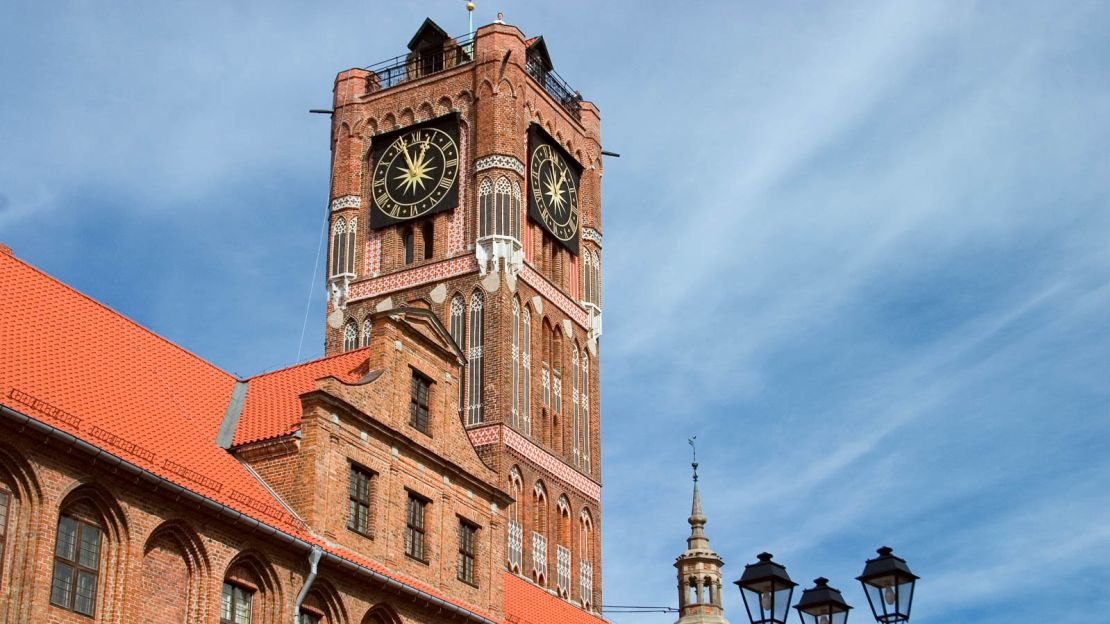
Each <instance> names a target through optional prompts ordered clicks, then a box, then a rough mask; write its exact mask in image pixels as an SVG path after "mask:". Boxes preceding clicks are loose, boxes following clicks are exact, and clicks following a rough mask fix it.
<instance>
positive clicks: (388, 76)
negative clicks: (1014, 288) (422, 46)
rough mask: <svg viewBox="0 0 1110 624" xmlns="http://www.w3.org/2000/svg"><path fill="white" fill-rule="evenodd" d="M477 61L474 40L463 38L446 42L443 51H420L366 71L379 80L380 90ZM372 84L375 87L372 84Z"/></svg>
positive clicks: (394, 58)
mask: <svg viewBox="0 0 1110 624" xmlns="http://www.w3.org/2000/svg"><path fill="white" fill-rule="evenodd" d="M473 60H474V37H473V35H464V36H462V37H455V38H453V39H448V40H446V41H444V42H443V46H442V47H437V48H433V49H426V50H417V51H414V52H409V53H408V54H402V55H401V56H395V57H393V58H391V59H386V60H384V61H381V62H380V63H375V64H373V65H371V66H369V67H367V68H366V70H367V71H369V72H371V74H373V75H372V76H371V78H370V79H371V81H374V76H376V77H377V81H376V82H377V85H376V86H377V88H378V89H388V88H390V87H395V86H397V85H399V84H401V83H402V82H407V81H409V80H416V79H417V78H423V77H425V76H431V75H433V74H438V73H439V72H441V71H444V70H448V69H451V68H453V67H458V66H460V65H465V64H467V63H470V62H471V61H473ZM371 84H374V83H373V82H372V83H371Z"/></svg>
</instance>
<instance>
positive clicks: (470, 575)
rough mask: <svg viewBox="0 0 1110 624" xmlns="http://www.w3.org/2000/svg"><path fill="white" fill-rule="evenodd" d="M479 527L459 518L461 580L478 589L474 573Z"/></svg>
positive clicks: (459, 571) (459, 573) (459, 572)
mask: <svg viewBox="0 0 1110 624" xmlns="http://www.w3.org/2000/svg"><path fill="white" fill-rule="evenodd" d="M477 536H478V527H477V526H475V525H474V524H471V523H470V522H467V521H466V520H463V519H462V518H459V570H458V575H459V580H460V581H462V582H464V583H469V584H470V585H474V586H475V587H477V585H478V577H477V576H476V575H475V572H474V561H475V554H474V552H475V549H474V545H475V543H476V542H477V541H478V540H477Z"/></svg>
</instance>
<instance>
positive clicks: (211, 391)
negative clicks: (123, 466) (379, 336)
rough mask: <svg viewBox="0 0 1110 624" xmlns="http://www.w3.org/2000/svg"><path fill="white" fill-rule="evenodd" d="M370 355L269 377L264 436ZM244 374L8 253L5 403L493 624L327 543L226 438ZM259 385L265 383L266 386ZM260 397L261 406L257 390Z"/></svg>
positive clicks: (3, 279) (0, 321)
mask: <svg viewBox="0 0 1110 624" xmlns="http://www.w3.org/2000/svg"><path fill="white" fill-rule="evenodd" d="M360 358H365V352H364V351H353V352H351V353H347V354H344V355H342V356H336V357H332V358H325V359H323V360H316V361H314V362H308V363H306V364H302V365H299V366H294V367H290V368H287V369H283V370H281V371H275V372H273V373H268V374H265V375H260V376H258V377H256V378H255V379H253V380H252V381H251V382H250V390H249V391H248V400H247V404H248V406H249V407H248V406H245V409H250V410H251V413H252V414H255V413H257V414H259V415H260V420H259V422H260V423H263V424H260V425H259V426H258V427H257V429H256V431H257V432H262V433H255V434H254V435H263V434H264V433H265V432H267V431H278V430H282V429H284V430H286V431H288V429H289V427H290V426H291V425H290V423H292V422H293V420H294V419H299V417H300V404H299V402H296V397H297V395H298V394H300V393H301V392H302V391H303V390H304V389H307V386H310V385H311V378H313V377H314V376H315V375H317V374H320V376H323V375H326V374H334V375H336V376H337V377H340V378H343V379H349V375H350V371H351V370H352V369H353V368H354V367H355V366H356V364H355V363H356V362H357V361H359V359H360ZM235 382H236V379H235V377H233V376H232V375H230V374H228V373H226V372H224V371H222V370H220V369H219V368H216V367H215V366H213V365H212V364H210V363H208V362H206V361H204V360H202V359H201V358H199V357H197V356H196V355H193V354H192V353H189V352H188V351H186V350H184V349H182V348H181V347H178V346H177V345H175V344H173V343H172V342H169V341H168V340H166V339H164V338H162V337H160V336H158V335H156V334H154V333H153V332H151V331H150V330H147V329H145V328H144V327H142V326H140V325H138V324H137V323H135V322H133V321H131V320H129V319H127V318H125V317H124V316H122V315H120V314H119V313H118V312H115V311H113V310H112V309H110V308H108V307H106V306H104V305H103V304H100V303H98V302H96V301H94V300H92V299H90V298H89V297H87V296H85V295H83V294H81V293H79V292H77V291H76V290H73V289H72V288H70V287H69V286H66V285H65V284H63V283H61V282H59V281H57V280H55V279H54V278H52V277H50V276H48V275H46V274H44V273H42V272H41V271H39V270H37V269H35V268H34V267H31V266H30V265H28V264H26V263H24V262H22V261H21V260H19V259H17V258H15V257H13V256H10V255H7V254H0V404H2V405H4V406H6V407H8V408H10V409H12V410H15V411H17V412H20V413H22V414H25V415H27V416H29V417H32V418H35V419H36V420H39V421H41V422H44V423H46V424H49V425H51V426H53V427H56V428H57V429H60V430H62V431H65V432H66V433H69V434H70V435H73V436H75V437H77V438H80V439H82V440H84V441H85V442H88V443H89V444H92V445H94V446H97V447H99V448H102V449H104V450H106V451H108V452H109V453H112V454H113V455H116V456H118V457H120V458H121V459H124V460H125V461H128V462H130V463H132V464H134V465H136V466H139V467H140V468H143V469H145V470H148V471H150V472H152V473H154V474H156V475H158V476H160V477H162V478H164V479H166V480H167V481H170V482H172V483H174V484H176V485H179V486H181V487H184V488H186V489H189V490H191V491H193V492H195V493H197V494H199V495H201V496H204V497H206V498H209V499H211V500H214V501H217V502H219V503H222V504H223V505H226V506H227V507H230V508H232V509H234V510H236V511H238V512H240V513H242V514H244V515H246V516H248V517H251V518H254V519H255V520H258V521H260V522H263V523H265V524H268V525H270V526H273V527H275V528H278V529H280V530H282V531H284V532H286V533H288V534H290V535H292V536H294V537H296V538H298V539H301V540H303V541H305V542H308V543H311V544H316V545H319V546H321V547H323V548H324V549H325V550H327V551H329V552H331V553H332V554H334V555H336V556H339V557H342V558H344V559H347V560H349V561H352V562H354V563H357V564H359V565H361V566H363V567H365V568H369V569H372V570H374V571H376V572H379V573H381V574H383V575H386V576H389V577H392V578H395V579H397V580H399V581H401V582H403V583H405V584H407V585H409V586H411V587H415V588H417V589H420V590H422V591H424V592H426V593H428V594H429V595H432V596H435V597H437V598H441V599H443V600H446V601H447V602H450V603H452V604H455V605H457V606H461V607H463V608H465V609H467V610H469V611H471V612H472V613H476V614H478V615H480V616H482V617H485V618H487V619H490V618H489V615H488V614H485V613H483V612H482V611H481V610H478V609H475V608H474V607H472V606H469V605H466V604H463V603H459V602H457V601H453V600H450V599H448V598H447V597H446V596H442V595H441V594H439V592H437V591H435V590H433V589H431V588H429V587H428V586H426V585H424V584H422V583H420V582H417V581H413V580H412V579H409V578H406V577H404V576H403V575H399V574H396V573H394V572H392V571H390V570H387V569H386V568H383V567H382V566H380V565H377V564H375V563H373V562H371V561H369V560H367V559H365V558H363V557H361V556H358V555H356V554H354V553H351V552H349V551H347V550H345V549H343V548H338V547H336V546H334V545H329V544H326V543H325V542H324V541H323V540H321V539H319V538H317V537H315V536H314V535H313V534H312V533H311V532H309V531H308V529H307V527H306V526H305V525H304V523H303V522H301V521H300V520H299V519H297V518H295V517H294V516H293V515H291V514H290V513H289V512H288V510H287V509H286V508H285V507H284V505H283V504H282V503H281V502H280V501H279V500H278V499H277V498H275V497H274V495H272V494H271V493H270V491H269V490H268V489H266V488H265V487H264V486H263V485H262V483H261V482H259V481H258V479H256V478H255V477H254V475H252V474H251V473H250V472H249V471H248V470H247V469H246V468H245V467H244V466H243V464H241V463H240V462H239V460H237V459H236V458H235V457H234V456H232V455H231V454H230V453H228V452H227V451H225V450H224V449H221V448H219V447H218V446H216V432H217V429H218V428H219V426H220V423H221V421H222V420H223V415H224V411H225V409H226V407H227V405H228V403H229V400H230V397H231V390H232V387H233V386H234V384H235ZM256 384H257V385H256ZM255 391H257V392H256V394H255V403H254V404H253V405H252V404H251V401H250V392H255Z"/></svg>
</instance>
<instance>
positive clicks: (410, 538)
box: [405, 492, 428, 563]
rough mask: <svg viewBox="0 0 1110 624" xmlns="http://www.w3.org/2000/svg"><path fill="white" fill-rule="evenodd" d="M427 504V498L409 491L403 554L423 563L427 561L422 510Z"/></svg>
mask: <svg viewBox="0 0 1110 624" xmlns="http://www.w3.org/2000/svg"><path fill="white" fill-rule="evenodd" d="M427 506H428V501H427V499H425V498H422V497H420V496H417V495H416V494H414V493H412V492H409V501H408V510H407V513H406V520H405V554H406V555H408V556H409V557H412V558H413V559H416V560H418V561H422V562H424V563H427V561H428V560H427V558H426V557H425V554H424V511H425V507H427Z"/></svg>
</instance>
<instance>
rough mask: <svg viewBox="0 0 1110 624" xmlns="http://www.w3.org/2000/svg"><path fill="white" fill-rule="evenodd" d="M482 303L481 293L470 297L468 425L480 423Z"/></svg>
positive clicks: (475, 292) (478, 291)
mask: <svg viewBox="0 0 1110 624" xmlns="http://www.w3.org/2000/svg"><path fill="white" fill-rule="evenodd" d="M482 301H483V298H482V291H480V290H475V291H474V294H473V295H471V297H470V348H469V349H467V353H466V355H467V367H468V368H469V373H470V378H469V380H468V386H469V388H468V389H467V390H468V392H469V394H470V406H469V408H468V410H467V415H466V424H468V425H476V424H479V423H481V422H482V340H483V337H484V332H483V324H482V319H483V312H482Z"/></svg>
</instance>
